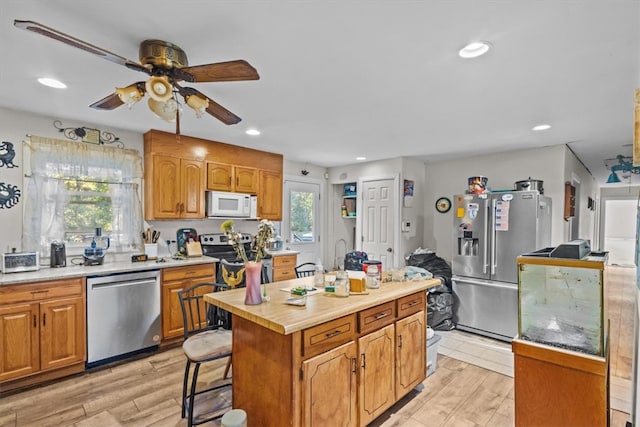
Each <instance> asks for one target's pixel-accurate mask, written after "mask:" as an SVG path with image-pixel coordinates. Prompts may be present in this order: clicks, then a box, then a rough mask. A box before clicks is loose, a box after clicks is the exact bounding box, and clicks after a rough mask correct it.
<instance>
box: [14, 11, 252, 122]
mask: <svg viewBox="0 0 640 427" xmlns="http://www.w3.org/2000/svg"><path fill="white" fill-rule="evenodd" d="M13 25H15V26H16V27H18V28H22V29H24V30H28V31H32V32H34V33H37V34H41V35H43V36H46V37H50V38H52V39H54V40H57V41H59V42H62V43H65V44H67V45H69V46H72V47H75V48H78V49H81V50H84V51H85V52H89V53H92V54H94V55H97V56H99V57H101V58H104V59H106V60H108V61H111V62H115V63H116V64H120V65H124V66H125V67H127V68H129V69H131V70H135V71H141V72H143V73H146V74H148V75H149V76H150V77H149V79H147V80H146V81H139V82H136V83H133V84H131V85H129V86H126V87H122V88H116V90H115V92H114V93H112V94H110V95H107V96H106V97H104V98H102V99H101V100H99V101H96V102H94V103H93V104H91V105H90V107H91V108H95V109H97V110H113V109H115V108H118V107H119V106H121V105H123V104H127V105H128V106H129V107H131V105H133V104H134V103H136V102H138V101H139V100H141V99H142V98H143V97H144V95H145V94H147V95H149V100H148V104H149V108H150V109H151V111H153V112H154V113H155V114H156V115H157V116H159V117H160V118H161V119H164V120H166V121H169V122H173V121H174V120H175V121H176V122H177V129H176V133H179V123H180V122H179V121H180V105H179V104H180V103H179V102H178V98H177V95H178V94H179V95H181V96H182V97H183V98H184V102H185V103H186V104H187V105H188V106H189V107H191V108H193V109H194V111H195V112H196V115H197V116H198V117H200V116H201V115H202V114H204V113H205V112H206V113H208V114H210V115H212V116H213V117H215V118H217V119H218V120H220V121H222V122H223V123H225V124H227V125H232V124H236V123H238V122H240V120H242V119H241V118H240V117H238V116H236V115H235V114H233V113H232V112H231V111H229V110H227V109H226V108H224V107H223V106H222V105H220V104H218V103H216V102H215V101H213V100H212V99H211V98H209V97H208V96H206V95H204V94H203V93H202V92H200V91H198V90H196V89H194V88H192V87H187V86H182V85H181V82H183V81H184V82H188V83H203V82H227V81H241V80H258V79H260V76H259V75H258V72H257V71H256V69H255V68H254V67H253V66H251V64H249V63H248V62H247V61H245V60H242V59H239V60H235V61H228V62H216V63H213V64H204V65H195V66H191V67H190V66H189V64H188V61H187V55H186V53H185V52H184V51H183V50H182V49H181V48H179V47H178V46H176V45H174V44H172V43H169V42H166V41H163V40H145V41H143V42H142V43H140V50H139V56H140V63H138V62H135V61H132V60H130V59H127V58H124V57H122V56H120V55H116V54H115V53H112V52H109V51H108V50H105V49H102V48H100V47H97V46H94V45H92V44H90V43H87V42H85V41H82V40H80V39H77V38H75V37H72V36H69V35H67V34H64V33H62V32H60V31H58V30H55V29H53V28H50V27H47V26H44V25H42V24H39V23H37V22H34V21H20V20H14V21H13Z"/></svg>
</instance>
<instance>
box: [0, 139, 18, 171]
mask: <svg viewBox="0 0 640 427" xmlns="http://www.w3.org/2000/svg"><path fill="white" fill-rule="evenodd" d="M15 156H16V150H14V149H13V143H11V142H9V141H2V144H0V167H3V166H4V167H7V168H17V167H18V166H17V165H14V164H13V158H14V157H15Z"/></svg>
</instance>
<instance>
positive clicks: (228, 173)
mask: <svg viewBox="0 0 640 427" xmlns="http://www.w3.org/2000/svg"><path fill="white" fill-rule="evenodd" d="M207 190H214V191H234V192H237V193H248V194H257V193H258V170H257V169H255V168H249V167H244V166H233V165H227V164H224V163H215V162H208V163H207Z"/></svg>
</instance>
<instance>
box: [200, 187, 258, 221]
mask: <svg viewBox="0 0 640 427" xmlns="http://www.w3.org/2000/svg"><path fill="white" fill-rule="evenodd" d="M206 202H207V205H206V215H207V217H208V218H247V219H256V218H257V217H258V197H257V196H252V195H251V194H243V193H229V192H226V191H207V196H206Z"/></svg>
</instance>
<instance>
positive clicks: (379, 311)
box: [358, 301, 396, 334]
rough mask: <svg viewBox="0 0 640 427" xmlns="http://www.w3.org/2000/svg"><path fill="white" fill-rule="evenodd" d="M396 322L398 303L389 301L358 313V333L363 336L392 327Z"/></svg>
mask: <svg viewBox="0 0 640 427" xmlns="http://www.w3.org/2000/svg"><path fill="white" fill-rule="evenodd" d="M395 320H396V302H395V301H389V302H385V303H384V304H380V305H376V306H375V307H371V308H368V309H366V310H362V311H360V312H358V331H359V332H360V333H361V334H366V333H367V332H371V331H374V330H376V329H380V328H382V327H384V326H387V325H390V324H391V323H393V322H395Z"/></svg>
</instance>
